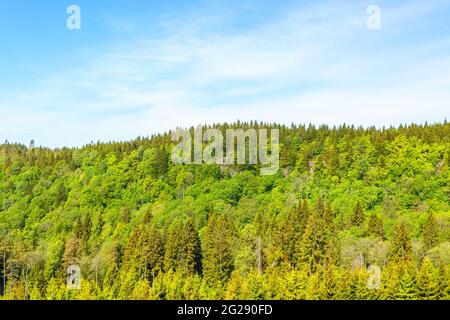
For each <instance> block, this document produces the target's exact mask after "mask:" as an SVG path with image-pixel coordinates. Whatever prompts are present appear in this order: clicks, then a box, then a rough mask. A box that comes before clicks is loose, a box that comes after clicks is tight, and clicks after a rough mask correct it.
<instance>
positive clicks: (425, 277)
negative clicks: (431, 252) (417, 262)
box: [417, 257, 439, 300]
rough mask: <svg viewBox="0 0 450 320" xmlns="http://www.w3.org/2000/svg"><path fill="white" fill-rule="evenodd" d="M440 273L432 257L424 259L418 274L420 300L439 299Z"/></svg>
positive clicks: (418, 295)
mask: <svg viewBox="0 0 450 320" xmlns="http://www.w3.org/2000/svg"><path fill="white" fill-rule="evenodd" d="M438 280H439V275H438V272H437V270H436V268H435V267H434V266H433V262H432V261H431V259H430V258H428V257H425V258H424V259H423V260H422V265H421V266H420V269H419V273H418V275H417V297H418V298H419V299H420V300H437V299H438V298H439V283H438Z"/></svg>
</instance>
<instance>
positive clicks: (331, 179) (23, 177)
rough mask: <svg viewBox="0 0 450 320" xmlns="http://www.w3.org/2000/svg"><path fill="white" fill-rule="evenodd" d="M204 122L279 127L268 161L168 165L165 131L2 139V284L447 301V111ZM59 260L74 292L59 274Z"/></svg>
mask: <svg viewBox="0 0 450 320" xmlns="http://www.w3.org/2000/svg"><path fill="white" fill-rule="evenodd" d="M214 127H215V128H218V129H220V130H221V131H222V132H223V131H224V130H225V129H226V128H230V127H231V128H234V127H239V128H275V127H276V128H278V129H279V130H280V170H279V171H278V173H277V174H276V175H268V176H262V175H260V174H259V169H260V168H259V167H258V165H232V166H220V165H207V164H202V165H175V164H173V163H172V161H171V158H170V152H171V149H172V147H173V146H174V143H173V142H171V135H170V133H166V134H162V135H155V136H151V137H148V138H138V139H136V140H133V141H130V142H110V143H96V144H90V145H86V146H84V147H82V148H65V149H48V148H43V147H35V146H29V147H27V146H24V145H19V144H11V143H8V142H5V143H4V144H3V145H0V205H1V207H0V293H1V294H3V295H4V297H5V298H11V299H25V298H29V299H44V298H47V299H115V298H121V299H211V298H227V299H263V298H266V299H405V298H406V299H415V298H417V299H445V298H446V299H448V298H450V266H449V264H450V124H449V123H447V122H444V123H441V124H432V125H409V126H401V127H398V128H386V129H375V128H367V129H363V128H355V127H351V126H345V125H344V126H341V127H339V128H329V127H326V126H321V127H314V126H311V125H310V126H298V125H292V126H290V127H285V126H279V125H271V124H257V123H236V124H232V125H228V124H222V125H216V126H214ZM70 265H78V266H79V267H80V271H81V289H80V290H69V289H70V288H68V287H67V285H66V280H67V275H66V271H67V268H68V267H69V266H70ZM3 270H4V271H3ZM374 270H375V271H374ZM377 270H380V271H381V274H380V278H379V279H378V278H377V277H378V274H377ZM371 279H372V280H373V281H372V280H371ZM4 280H6V281H4ZM378 280H379V281H378ZM368 281H369V282H368ZM371 281H372V282H371ZM5 282H6V283H5ZM368 283H373V284H374V285H373V286H372V287H371V285H368ZM374 287H375V288H374ZM3 288H4V289H5V291H4V292H3Z"/></svg>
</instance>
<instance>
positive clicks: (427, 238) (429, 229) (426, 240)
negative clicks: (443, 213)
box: [423, 214, 439, 252]
mask: <svg viewBox="0 0 450 320" xmlns="http://www.w3.org/2000/svg"><path fill="white" fill-rule="evenodd" d="M438 244H439V230H438V225H437V222H436V218H435V217H434V215H433V214H430V215H429V216H428V219H427V221H426V223H425V226H424V229H423V250H424V252H427V251H428V250H430V249H431V248H434V247H435V246H437V245H438Z"/></svg>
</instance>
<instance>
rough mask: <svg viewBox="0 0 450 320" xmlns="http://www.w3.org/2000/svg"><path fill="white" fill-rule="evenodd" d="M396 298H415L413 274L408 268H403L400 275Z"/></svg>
mask: <svg viewBox="0 0 450 320" xmlns="http://www.w3.org/2000/svg"><path fill="white" fill-rule="evenodd" d="M396 299H400V300H415V299H416V287H415V279H414V275H413V274H412V273H411V272H410V271H408V270H405V271H404V272H403V274H402V276H401V277H400V282H399V286H398V292H397V296H396Z"/></svg>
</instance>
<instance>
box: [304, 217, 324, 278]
mask: <svg viewBox="0 0 450 320" xmlns="http://www.w3.org/2000/svg"><path fill="white" fill-rule="evenodd" d="M327 232H328V230H326V227H325V223H324V220H323V219H321V217H320V215H319V212H317V210H315V211H314V213H313V214H311V215H310V216H309V219H308V224H307V226H306V229H305V233H304V234H303V237H302V242H301V249H300V263H301V264H304V265H306V266H307V267H308V268H309V270H310V271H311V272H315V271H316V268H317V266H319V265H325V263H326V261H327V260H329V258H330V252H329V251H327V248H328V245H329V237H328V233H327Z"/></svg>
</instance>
